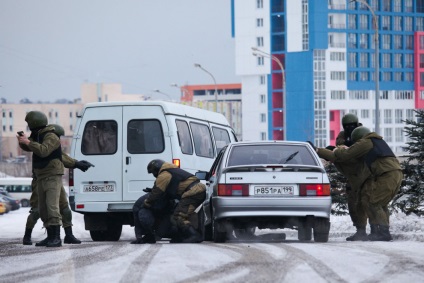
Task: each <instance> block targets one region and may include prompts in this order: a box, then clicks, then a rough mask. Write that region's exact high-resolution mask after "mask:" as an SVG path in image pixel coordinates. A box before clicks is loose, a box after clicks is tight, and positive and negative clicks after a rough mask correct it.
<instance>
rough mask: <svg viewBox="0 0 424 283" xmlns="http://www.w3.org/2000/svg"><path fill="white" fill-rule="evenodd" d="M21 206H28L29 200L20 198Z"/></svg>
mask: <svg viewBox="0 0 424 283" xmlns="http://www.w3.org/2000/svg"><path fill="white" fill-rule="evenodd" d="M21 206H22V207H28V206H29V201H28V200H27V199H22V200H21Z"/></svg>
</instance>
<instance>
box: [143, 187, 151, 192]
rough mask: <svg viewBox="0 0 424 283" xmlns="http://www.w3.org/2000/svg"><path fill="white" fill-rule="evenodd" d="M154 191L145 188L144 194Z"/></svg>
mask: <svg viewBox="0 0 424 283" xmlns="http://www.w3.org/2000/svg"><path fill="white" fill-rule="evenodd" d="M152 190H153V189H152V188H145V189H143V192H146V193H150V192H151V191H152Z"/></svg>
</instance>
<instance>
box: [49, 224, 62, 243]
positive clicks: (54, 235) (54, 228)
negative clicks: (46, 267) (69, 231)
mask: <svg viewBox="0 0 424 283" xmlns="http://www.w3.org/2000/svg"><path fill="white" fill-rule="evenodd" d="M50 229H51V230H50V233H51V237H50V239H49V241H48V242H47V244H46V247H49V248H56V247H61V246H62V240H61V239H60V225H51V226H50Z"/></svg>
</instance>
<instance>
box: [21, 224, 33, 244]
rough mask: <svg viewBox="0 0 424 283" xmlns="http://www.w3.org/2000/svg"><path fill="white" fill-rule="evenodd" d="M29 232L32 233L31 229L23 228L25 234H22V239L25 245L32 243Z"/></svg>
mask: <svg viewBox="0 0 424 283" xmlns="http://www.w3.org/2000/svg"><path fill="white" fill-rule="evenodd" d="M31 233H32V229H28V228H26V229H25V235H24V238H23V239H22V244H23V245H27V246H31V245H32V241H31Z"/></svg>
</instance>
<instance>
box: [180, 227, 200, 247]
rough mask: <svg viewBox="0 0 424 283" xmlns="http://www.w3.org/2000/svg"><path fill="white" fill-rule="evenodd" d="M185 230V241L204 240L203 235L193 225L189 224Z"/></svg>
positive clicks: (195, 241) (196, 241) (198, 241)
mask: <svg viewBox="0 0 424 283" xmlns="http://www.w3.org/2000/svg"><path fill="white" fill-rule="evenodd" d="M183 231H184V234H183V235H184V236H185V237H184V239H183V241H182V242H183V243H200V242H202V241H203V239H202V236H201V235H200V233H199V232H197V231H196V229H194V227H193V226H188V227H187V228H185V229H184V230H183Z"/></svg>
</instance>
